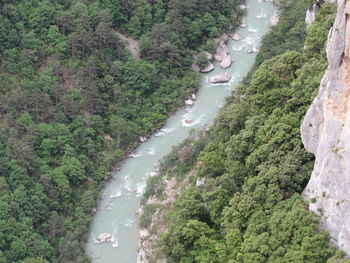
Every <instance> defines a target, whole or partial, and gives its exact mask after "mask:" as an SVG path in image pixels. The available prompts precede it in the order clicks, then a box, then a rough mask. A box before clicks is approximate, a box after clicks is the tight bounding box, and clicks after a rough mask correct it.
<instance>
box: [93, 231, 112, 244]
mask: <svg viewBox="0 0 350 263" xmlns="http://www.w3.org/2000/svg"><path fill="white" fill-rule="evenodd" d="M111 239H112V235H111V234H109V233H102V234H101V235H99V236H98V237H97V238H96V241H95V243H105V242H109V241H111Z"/></svg>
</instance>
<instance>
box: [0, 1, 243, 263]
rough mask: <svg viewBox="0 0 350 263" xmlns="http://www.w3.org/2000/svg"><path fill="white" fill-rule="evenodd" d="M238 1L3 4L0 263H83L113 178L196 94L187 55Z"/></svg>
mask: <svg viewBox="0 0 350 263" xmlns="http://www.w3.org/2000/svg"><path fill="white" fill-rule="evenodd" d="M240 2H241V1H240V0H226V1H216V0H134V1H126V0H0V263H10V262H11V263H14V262H18V263H47V262H53V263H55V262H65V263H69V262H77V263H83V262H90V259H89V258H88V256H87V255H86V254H85V251H84V249H85V242H86V239H87V231H88V227H89V224H90V222H91V219H92V216H93V211H94V210H93V207H95V206H96V203H97V200H98V198H97V197H98V193H99V191H100V189H101V187H102V186H103V184H104V182H105V181H106V180H107V179H108V178H109V176H110V171H112V168H113V166H114V165H115V164H116V163H117V162H118V161H119V160H122V159H123V158H125V156H126V155H127V153H128V152H129V151H130V150H131V149H133V148H134V147H135V146H136V145H137V143H138V138H139V136H147V135H149V134H151V133H152V132H153V131H154V130H155V129H156V128H159V127H161V125H162V124H163V123H164V121H165V119H166V118H167V116H168V114H169V113H170V112H173V111H175V110H176V109H177V108H179V107H181V106H182V105H183V101H184V99H186V98H187V97H188V95H190V94H191V93H193V92H195V91H196V90H197V89H198V75H197V73H195V72H193V71H191V70H190V65H191V64H192V55H193V54H194V53H198V52H201V51H203V50H209V51H210V50H212V49H213V48H214V45H213V42H212V41H211V40H212V39H214V38H216V37H218V36H219V35H220V34H221V33H222V32H224V31H225V32H227V31H228V30H229V29H230V28H231V27H232V25H233V26H235V25H236V24H237V22H238V20H239V16H240V14H241V13H240V9H239V8H238V4H239V3H240ZM120 34H124V35H126V36H129V37H133V38H134V39H136V40H137V41H139V53H138V54H136V55H135V54H134V55H133V54H132V53H131V52H130V50H129V49H127V48H126V47H127V43H126V42H125V41H123V40H122V39H121V38H120Z"/></svg>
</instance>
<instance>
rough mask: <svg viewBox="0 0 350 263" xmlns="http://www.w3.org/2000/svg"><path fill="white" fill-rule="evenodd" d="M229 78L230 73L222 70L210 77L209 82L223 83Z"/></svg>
mask: <svg viewBox="0 0 350 263" xmlns="http://www.w3.org/2000/svg"><path fill="white" fill-rule="evenodd" d="M230 79H231V75H230V73H228V72H227V71H225V72H222V73H221V74H218V75H215V76H212V77H210V78H209V82H210V83H213V84H215V83H224V82H228V81H229V80H230Z"/></svg>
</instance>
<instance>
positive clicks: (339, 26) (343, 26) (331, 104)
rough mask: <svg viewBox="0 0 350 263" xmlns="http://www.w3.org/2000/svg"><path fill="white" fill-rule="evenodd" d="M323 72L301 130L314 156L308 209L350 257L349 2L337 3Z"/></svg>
mask: <svg viewBox="0 0 350 263" xmlns="http://www.w3.org/2000/svg"><path fill="white" fill-rule="evenodd" d="M327 58H328V62H329V66H328V69H327V71H326V74H325V76H324V77H323V79H322V82H321V86H320V90H319V93H318V95H317V97H316V98H315V100H314V101H313V103H312V105H311V107H310V109H309V110H308V112H307V115H306V117H305V119H304V122H303V124H302V127H301V133H302V140H303V143H304V145H305V148H306V149H307V150H308V151H309V152H311V153H313V154H314V155H315V157H316V161H315V167H314V170H313V173H312V176H311V179H310V182H309V183H308V185H307V187H306V189H305V190H304V192H303V196H304V198H305V199H307V200H309V201H310V210H312V211H313V212H315V213H316V214H318V215H319V216H320V219H321V223H322V226H323V227H324V228H326V229H327V230H329V232H330V234H331V237H332V240H333V241H334V242H335V243H336V244H337V245H338V246H339V247H340V248H341V249H343V250H344V251H345V252H346V253H347V254H348V255H350V1H348V0H338V13H337V17H336V20H335V22H334V25H333V27H332V28H331V30H330V33H329V38H328V44H327Z"/></svg>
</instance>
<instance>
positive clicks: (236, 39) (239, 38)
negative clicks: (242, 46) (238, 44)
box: [232, 33, 241, 41]
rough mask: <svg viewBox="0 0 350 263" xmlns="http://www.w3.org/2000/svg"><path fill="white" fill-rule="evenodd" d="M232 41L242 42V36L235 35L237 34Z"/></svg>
mask: <svg viewBox="0 0 350 263" xmlns="http://www.w3.org/2000/svg"><path fill="white" fill-rule="evenodd" d="M232 39H233V40H234V41H240V40H241V36H240V34H237V33H235V34H233V35H232Z"/></svg>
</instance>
